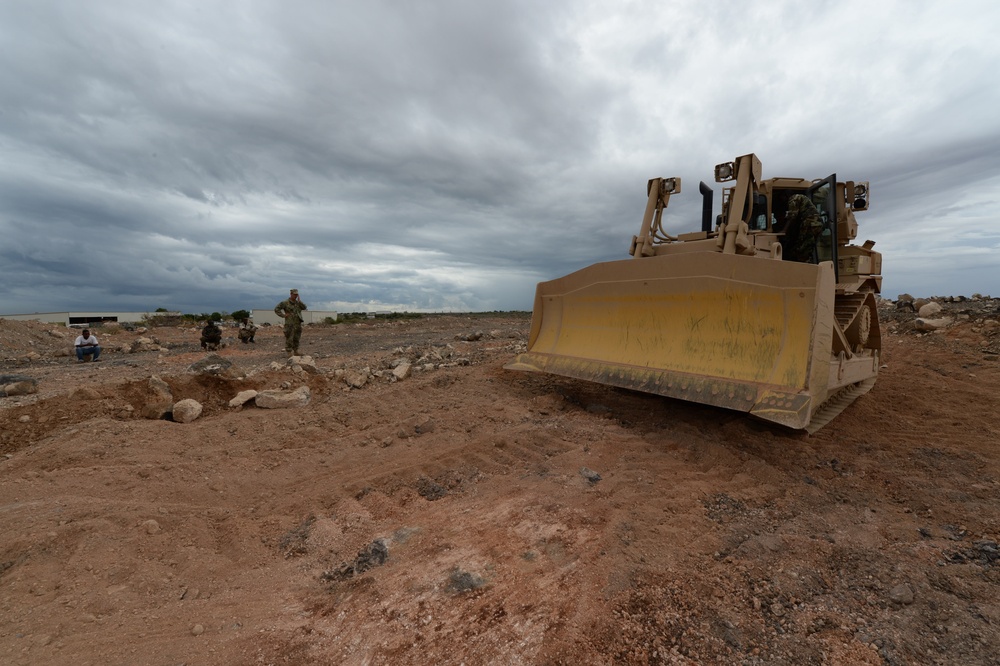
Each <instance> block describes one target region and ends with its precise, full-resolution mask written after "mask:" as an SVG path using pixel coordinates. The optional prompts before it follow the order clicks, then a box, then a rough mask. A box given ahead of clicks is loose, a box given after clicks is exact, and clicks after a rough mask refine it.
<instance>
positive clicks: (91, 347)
mask: <svg viewBox="0 0 1000 666" xmlns="http://www.w3.org/2000/svg"><path fill="white" fill-rule="evenodd" d="M100 355H101V345H99V344H97V337H95V336H94V335H92V334H91V333H90V331H89V330H87V329H86V328H85V329H83V333H82V334H80V335H78V336H76V360H77V362H78V363H83V362H84V361H86V360H88V359H89V360H91V361H99V360H100V359H99V358H98V357H99V356H100Z"/></svg>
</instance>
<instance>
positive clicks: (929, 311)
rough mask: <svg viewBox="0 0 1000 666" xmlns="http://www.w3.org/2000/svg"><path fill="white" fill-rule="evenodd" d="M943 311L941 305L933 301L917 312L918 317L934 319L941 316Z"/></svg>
mask: <svg viewBox="0 0 1000 666" xmlns="http://www.w3.org/2000/svg"><path fill="white" fill-rule="evenodd" d="M941 310H943V308H942V307H941V305H940V304H938V303H935V302H934V301H931V302H930V303H927V304H925V305H924V306H922V307H921V308H920V309H919V310H917V316H918V317H923V318H924V319H933V318H934V317H935V316H936V315H939V314H941Z"/></svg>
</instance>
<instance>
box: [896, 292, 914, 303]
mask: <svg viewBox="0 0 1000 666" xmlns="http://www.w3.org/2000/svg"><path fill="white" fill-rule="evenodd" d="M896 303H897V304H899V303H910V304H911V305H912V304H913V296H910V295H909V294H900V295H899V296H897V297H896Z"/></svg>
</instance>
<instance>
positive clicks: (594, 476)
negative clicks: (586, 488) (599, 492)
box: [580, 467, 601, 485]
mask: <svg viewBox="0 0 1000 666" xmlns="http://www.w3.org/2000/svg"><path fill="white" fill-rule="evenodd" d="M580 476H582V477H583V478H585V479H587V481H589V482H590V483H591V485H593V484H595V483H597V482H598V481H600V480H601V475H600V474H598V473H597V472H595V471H594V470H592V469H590V468H589V467H581V468H580Z"/></svg>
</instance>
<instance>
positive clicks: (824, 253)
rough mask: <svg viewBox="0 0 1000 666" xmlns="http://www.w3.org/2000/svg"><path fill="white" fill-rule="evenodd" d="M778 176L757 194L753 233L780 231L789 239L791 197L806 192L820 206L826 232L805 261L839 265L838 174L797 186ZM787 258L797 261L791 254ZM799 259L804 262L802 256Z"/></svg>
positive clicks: (764, 185)
mask: <svg viewBox="0 0 1000 666" xmlns="http://www.w3.org/2000/svg"><path fill="white" fill-rule="evenodd" d="M787 180H789V179H775V180H774V181H767V182H765V183H763V184H762V188H761V190H762V191H761V192H760V193H757V194H755V195H754V198H753V212H752V214H751V215H750V218H749V225H748V226H749V231H750V232H766V233H776V234H779V237H780V238H781V239H782V240H784V239H786V238H787V230H786V228H785V216H786V214H787V213H788V200H789V199H790V198H791V197H792V196H793V195H795V194H803V195H805V196H806V197H807V198H808V199H809V200H810V201H811V202H812V204H813V205H814V206H815V207H816V211H817V212H818V213H819V217H820V220H821V222H822V226H823V231H822V232H821V233H820V235H819V237H817V238H816V242H815V244H814V246H813V248H812V253H811V255H812V256H811V258H810V259H809V260H808V261H806V262H805V263H812V264H817V263H819V262H822V261H830V262H833V264H834V268H835V270H836V265H837V224H836V222H837V207H836V199H835V193H836V191H837V175H836V174H831V175H829V176H827V177H826V178H823V179H821V180H816V181H813V182H812V183H811V184H808V186H806V185H807V183H805V182H797V183H795V185H794V186H790V185H789V184H788V183H782V182H781V181H787ZM784 258H785V260H787V261H794V259H792V258H791V257H789V256H785V257H784ZM799 261H802V260H801V259H799Z"/></svg>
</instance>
